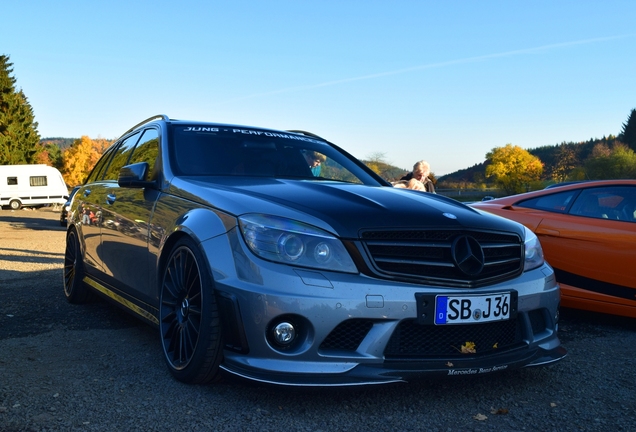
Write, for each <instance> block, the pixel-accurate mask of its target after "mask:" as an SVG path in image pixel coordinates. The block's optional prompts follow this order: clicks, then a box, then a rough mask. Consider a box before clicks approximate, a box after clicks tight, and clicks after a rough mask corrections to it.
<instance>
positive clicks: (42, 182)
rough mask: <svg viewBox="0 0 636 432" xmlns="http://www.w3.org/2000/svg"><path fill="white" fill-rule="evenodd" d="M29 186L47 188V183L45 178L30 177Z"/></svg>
mask: <svg viewBox="0 0 636 432" xmlns="http://www.w3.org/2000/svg"><path fill="white" fill-rule="evenodd" d="M29 185H31V186H47V185H48V181H47V178H46V176H31V177H29Z"/></svg>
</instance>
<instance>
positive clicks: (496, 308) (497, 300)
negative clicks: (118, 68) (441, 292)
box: [435, 292, 513, 325]
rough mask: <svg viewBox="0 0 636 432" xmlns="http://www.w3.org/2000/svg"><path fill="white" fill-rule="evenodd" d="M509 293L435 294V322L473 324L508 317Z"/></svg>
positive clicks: (509, 308)
mask: <svg viewBox="0 0 636 432" xmlns="http://www.w3.org/2000/svg"><path fill="white" fill-rule="evenodd" d="M512 309H513V308H512V307H511V300H510V293H509V292H506V293H498V294H489V295H480V296H461V297H460V296H436V297H435V324H440V325H441V324H473V323H482V322H489V321H503V320H507V319H510V312H511V310H512Z"/></svg>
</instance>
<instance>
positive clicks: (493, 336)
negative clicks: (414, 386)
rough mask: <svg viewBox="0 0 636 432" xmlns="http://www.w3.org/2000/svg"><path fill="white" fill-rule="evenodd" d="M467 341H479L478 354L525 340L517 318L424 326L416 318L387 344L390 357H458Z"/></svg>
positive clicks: (500, 349) (497, 349)
mask: <svg viewBox="0 0 636 432" xmlns="http://www.w3.org/2000/svg"><path fill="white" fill-rule="evenodd" d="M467 342H472V343H474V344H475V351H476V353H475V355H484V354H485V355H487V354H493V353H495V352H501V351H504V350H506V349H510V348H514V347H515V346H518V345H519V344H520V343H521V342H522V332H521V329H520V328H519V326H518V325H517V320H516V319H513V320H508V321H496V322H489V323H482V324H472V325H444V326H436V325H422V324H417V323H416V322H415V320H405V321H402V322H401V323H400V325H399V326H398V327H397V328H396V330H395V332H393V335H392V336H391V340H390V341H389V343H388V344H387V346H386V349H385V351H384V356H385V358H386V359H387V360H389V359H391V360H396V359H426V358H436V357H449V356H451V357H455V356H461V355H465V354H461V348H462V346H463V345H465V344H466V343H467Z"/></svg>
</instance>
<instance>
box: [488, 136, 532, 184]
mask: <svg viewBox="0 0 636 432" xmlns="http://www.w3.org/2000/svg"><path fill="white" fill-rule="evenodd" d="M486 163H487V165H486V177H487V178H490V177H492V178H493V179H494V181H495V183H496V184H497V186H498V187H500V188H501V189H503V190H504V191H505V192H506V193H508V194H514V193H520V192H525V191H527V190H528V189H529V186H530V184H531V183H532V182H534V181H538V180H539V179H540V178H541V174H542V173H543V163H542V162H541V160H540V159H539V158H538V157H536V156H533V155H532V154H530V153H529V152H528V151H527V150H524V149H522V148H521V147H519V146H513V145H512V144H506V146H505V147H495V148H494V149H492V151H490V152H489V153H487V154H486Z"/></svg>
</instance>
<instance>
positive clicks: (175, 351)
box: [159, 237, 223, 384]
mask: <svg viewBox="0 0 636 432" xmlns="http://www.w3.org/2000/svg"><path fill="white" fill-rule="evenodd" d="M203 263H204V260H203V257H202V253H201V252H200V251H199V249H198V248H197V246H196V244H194V242H193V241H192V240H191V239H190V238H188V237H184V238H182V239H180V240H179V241H178V242H177V243H176V244H175V246H174V248H173V249H172V251H171V253H170V256H169V258H168V261H167V263H166V266H165V268H164V272H163V278H162V281H161V297H160V304H159V330H160V333H161V344H162V347H163V352H164V357H165V359H166V363H167V364H168V368H169V370H170V372H171V373H172V375H173V376H174V377H175V378H176V379H178V380H179V381H182V382H186V383H190V384H205V383H209V382H212V381H215V380H217V379H218V378H219V375H220V374H219V364H220V363H221V359H222V357H223V345H222V342H221V329H220V318H219V311H218V307H217V302H216V297H215V295H214V290H213V281H212V278H211V276H210V275H209V271H208V270H207V267H206V266H205V265H204V264H203Z"/></svg>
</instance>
